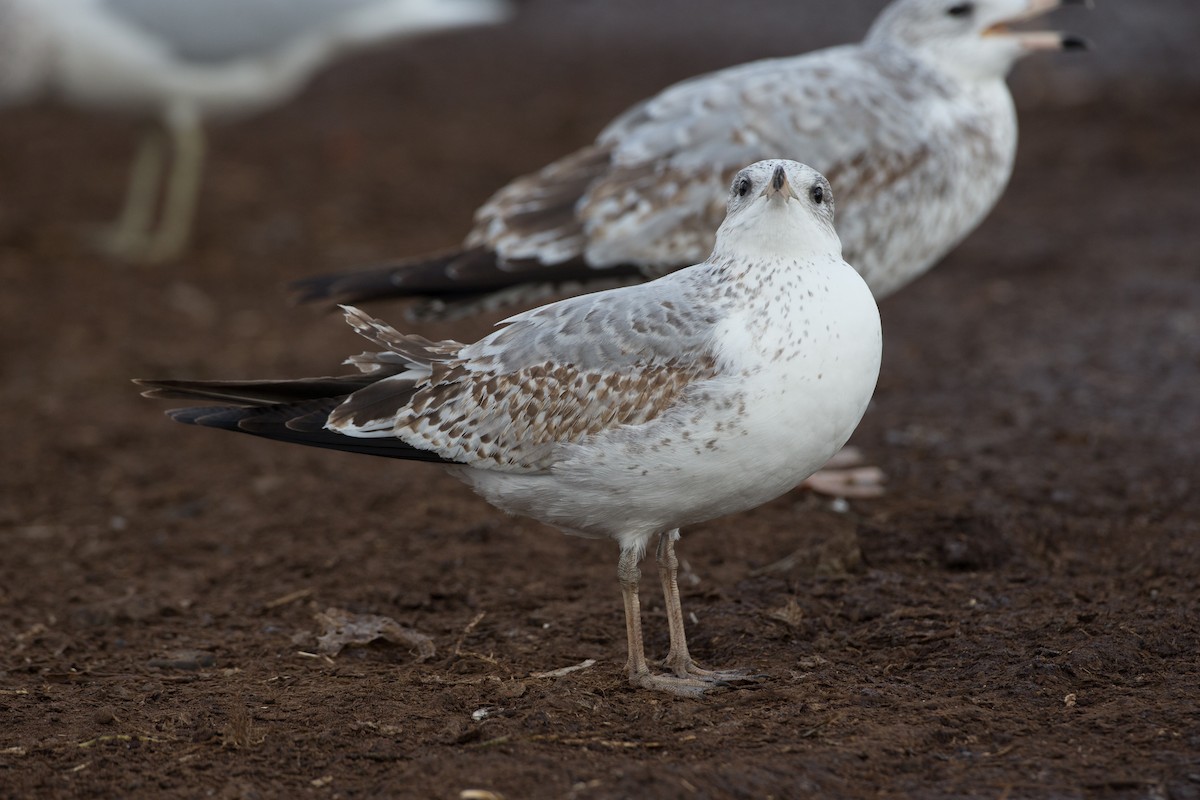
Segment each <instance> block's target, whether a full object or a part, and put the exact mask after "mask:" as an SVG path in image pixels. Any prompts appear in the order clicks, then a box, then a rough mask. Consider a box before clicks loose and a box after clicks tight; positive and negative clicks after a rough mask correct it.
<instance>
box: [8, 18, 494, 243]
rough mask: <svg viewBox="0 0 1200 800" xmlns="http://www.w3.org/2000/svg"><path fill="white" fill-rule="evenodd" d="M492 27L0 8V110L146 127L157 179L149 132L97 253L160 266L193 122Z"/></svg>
mask: <svg viewBox="0 0 1200 800" xmlns="http://www.w3.org/2000/svg"><path fill="white" fill-rule="evenodd" d="M506 14H507V5H506V4H505V0H0V105H4V104H12V103H16V102H22V101H28V100H36V99H38V98H41V97H50V98H54V99H57V100H61V101H63V102H66V103H69V104H71V105H75V106H80V107H84V108H93V109H100V110H105V111H118V112H129V113H134V114H139V115H146V116H152V117H155V118H156V119H157V121H158V122H160V123H161V125H162V129H163V130H165V132H166V133H167V135H168V137H169V140H170V141H169V144H170V147H171V159H170V169H169V173H168V175H167V177H166V178H165V181H164V176H163V172H164V168H165V167H166V166H167V156H166V152H165V146H166V144H167V143H166V142H164V140H163V136H162V133H161V132H160V131H159V130H157V129H156V130H155V131H153V132H152V133H151V134H149V135H147V137H146V138H145V139H144V140H143V143H142V145H141V148H140V149H139V151H138V155H137V157H136V158H135V160H134V164H133V169H132V171H131V176H130V183H129V188H128V191H127V195H126V200H125V207H124V210H123V212H122V214H121V216H120V218H119V220H118V221H117V224H116V225H115V226H114V229H113V231H112V232H111V234H110V235H109V236H107V237H106V241H105V245H106V249H108V250H110V251H111V252H113V253H114V254H115V255H118V256H121V257H124V258H129V259H134V260H145V261H161V260H165V259H169V258H172V257H174V256H176V255H178V254H179V253H180V252H181V251H182V249H183V248H184V247H185V245H186V243H187V240H188V237H189V234H190V228H191V223H192V217H193V214H194V209H195V201H196V195H197V192H198V189H199V181H200V175H201V171H202V166H203V158H204V137H203V128H202V124H203V121H204V120H205V119H208V118H214V117H221V118H229V117H239V116H244V115H248V114H253V113H256V112H259V111H262V110H264V109H267V108H270V107H272V106H274V105H278V104H280V103H282V102H284V101H286V100H288V99H289V98H291V97H292V96H293V95H295V94H296V93H297V92H299V91H300V90H301V89H302V88H303V87H304V86H305V84H306V83H307V81H308V80H309V79H310V78H311V77H312V75H313V74H314V73H315V72H316V71H317V70H319V69H320V68H321V67H323V66H324V65H325V64H327V63H329V62H330V61H331V60H332V59H334V58H335V57H337V56H339V55H341V54H343V53H345V52H347V51H350V50H355V49H358V48H361V47H364V46H368V45H372V44H375V43H378V42H382V41H386V40H392V39H396V38H401V37H409V36H416V35H420V34H424V33H430V32H433V31H438V30H443V29H447V28H454V27H458V26H462V25H474V24H482V23H488V22H496V21H498V20H500V19H502V18H503V17H505V16H506ZM160 200H161V202H162V206H163V208H162V218H161V221H160V222H159V224H158V226H157V228H156V227H155V224H154V218H155V213H156V207H157V205H158V204H159V201H160Z"/></svg>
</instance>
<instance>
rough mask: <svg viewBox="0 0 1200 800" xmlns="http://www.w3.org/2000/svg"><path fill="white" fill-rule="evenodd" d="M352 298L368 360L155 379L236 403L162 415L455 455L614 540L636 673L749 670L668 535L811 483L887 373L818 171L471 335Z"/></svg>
mask: <svg viewBox="0 0 1200 800" xmlns="http://www.w3.org/2000/svg"><path fill="white" fill-rule="evenodd" d="M346 316H347V319H348V320H349V322H350V324H351V325H353V326H354V328H355V329H356V330H357V331H358V332H359V333H360V334H362V335H363V336H365V337H366V338H367V339H369V340H370V341H371V342H373V343H374V344H375V345H376V346H377V347H379V348H382V351H381V352H367V353H363V354H362V355H359V356H355V357H353V358H351V359H350V360H349V363H351V364H354V365H356V366H358V367H359V369H360V370H361V372H362V374H361V375H351V376H344V377H335V378H315V379H311V380H301V381H265V382H194V381H141V383H142V384H143V385H145V386H148V387H150V391H148V392H147V394H148V395H150V396H159V397H182V398H186V399H192V400H195V399H203V400H210V401H214V400H215V401H218V402H224V403H232V404H234V406H233V407H225V408H212V407H199V408H184V409H176V410H174V411H172V412H170V413H171V416H172V417H174V418H175V419H176V420H178V421H180V422H186V423H190V424H195V425H202V426H209V427H217V428H225V429H229V430H235V431H242V432H245V433H251V434H255V435H259V436H265V437H268V438H273V439H281V440H285V441H293V442H298V443H301V444H309V445H316V446H320V447H330V448H335V449H342V450H350V451H353V452H363V453H371V454H375V455H384V456H391V457H395V458H404V459H418V460H425V461H434V462H441V463H444V464H447V465H448V466H449V468H450V470H451V471H452V472H453V473H454V474H455V475H456V476H458V477H459V478H461V479H462V480H464V481H466V482H467V483H469V484H470V485H471V486H473V487H474V488H475V489H476V491H478V492H479V493H480V494H481V495H482V496H483V497H484V498H486V499H487V500H488V501H489V502H491V503H492V504H494V505H496V506H498V507H499V508H501V509H504V510H506V511H509V512H512V513H517V514H524V515H528V516H530V517H533V518H534V519H537V520H540V521H542V522H545V523H549V524H551V525H555V526H557V527H559V528H562V529H563V530H565V531H567V532H569V533H575V534H579V535H583V536H591V537H605V538H612V539H615V540H616V541H617V543H618V544H619V545H620V551H621V555H620V561H619V566H618V576H619V579H620V583H621V589H622V593H623V595H624V601H625V621H626V627H627V632H628V648H629V660H628V663H627V669H628V673H629V680H630V682H631V683H632V684H633V685H634V686H639V687H644V688H651V689H662V690H666V691H670V692H674V693H678V694H699V693H701V692H703V691H704V690H705V689H706V688H708V687H709V686H711V685H713V684H714V683H720V682H722V681H727V680H733V679H737V678H739V677H746V676H745V675H744V674H742V673H736V672H710V671H708V670H704V669H701V668H700V667H698V666H696V664H695V663H694V662H693V661H692V659H691V656H690V655H689V653H688V649H687V641H686V638H685V636H684V628H683V611H682V609H681V606H680V600H679V587H678V584H677V581H676V569H677V562H676V558H675V552H674V542H675V540H676V539H677V538H678V537H679V528H680V527H681V526H683V525H690V524H693V523H697V522H702V521H704V520H708V519H712V518H714V517H718V516H721V515H724V514H728V513H732V512H736V511H742V510H745V509H749V508H753V507H754V506H757V505H759V504H760V503H764V502H766V501H768V500H771V499H772V498H774V497H777V496H779V495H780V494H783V493H784V492H787V491H788V490H789V489H791V488H792V487H794V486H795V485H796V484H798V483H799V482H800V481H802V480H804V478H806V477H807V476H808V475H809V474H811V473H812V472H813V471H815V470H816V469H817V468H818V467H820V466H821V465H822V464H823V463H825V461H826V460H827V459H828V458H829V457H830V456H832V455H833V454H834V453H836V452H837V451H838V449H839V448H840V447H841V446H842V445H843V444H844V443H845V442H846V440H847V439H848V438H849V436H850V434H851V432H852V431H853V430H854V428H855V426H856V425H857V424H858V421H859V419H860V418H861V417H862V415H863V412H864V411H865V410H866V407H867V403H868V401H869V400H870V398H871V394H872V392H873V391H874V387H875V381H876V378H877V377H878V374H879V362H880V354H881V340H880V326H879V314H878V311H877V309H876V307H875V302H874V299H873V298H872V297H871V293H870V291H869V289H868V288H867V286H866V284H865V283H864V282H863V280H862V278H861V277H859V275H858V274H857V273H856V272H855V271H854V269H853V268H852V267H850V266H849V265H848V264H846V262H845V261H843V260H842V257H841V244H840V242H839V241H838V237H837V234H836V233H835V232H834V227H833V196H832V193H831V190H830V187H829V183H828V182H827V181H826V180H825V178H823V177H822V176H821V175H820V174H819V173H817V172H816V171H814V170H813V169H811V168H809V167H806V166H804V165H802V164H798V163H795V162H792V161H768V162H761V163H757V164H754V165H752V166H750V167H747V168H745V169H743V170H742V171H741V172H739V173H738V174H737V176H736V177H735V178H734V182H733V187H732V190H731V192H730V194H729V202H728V215H727V217H726V219H725V221H724V222H723V223H722V224H721V227H720V229H719V230H718V231H717V235H716V241H715V249H714V250H713V252H712V254H711V255H710V256H709V258H708V259H707V260H706V261H704V263H702V264H699V265H697V266H694V267H692V268H690V269H684V270H681V271H678V272H675V273H673V274H671V275H668V276H666V277H663V278H660V279H658V280H656V281H653V282H651V283H646V284H641V285H638V286H630V287H625V288H620V289H613V290H609V291H606V292H599V293H596V294H590V295H584V296H582V297H576V298H573V299H570V300H564V301H561V302H558V303H553V304H551V305H547V306H542V307H540V308H536V309H534V310H532V311H528V312H525V313H523V314H518V315H517V316H515V317H512V318H510V319H508V320H506V321H505V322H504V323H502V325H503V327H502V328H501V329H500V330H498V331H496V332H494V333H492V334H491V335H489V336H487V337H485V338H483V339H481V340H480V341H478V342H476V343H474V344H470V345H463V344H459V343H458V342H453V341H442V342H431V341H428V340H426V339H422V338H420V337H417V336H406V335H403V334H400V333H398V332H396V331H395V330H393V329H392V328H390V327H388V326H387V325H385V324H384V323H382V322H379V321H378V320H374V319H371V318H370V317H367V316H366V315H364V314H362V313H361V312H359V311H357V310H356V309H353V308H347V309H346ZM655 540H657V555H658V566H659V575H660V578H661V580H662V586H663V591H664V593H665V596H666V609H667V617H668V621H669V625H670V634H671V649H670V653H669V655H668V657H667V660H666V666H667V667H668V668H669V669H670V671H671V674H667V675H658V674H654V673H652V672H651V671H650V669H649V666H648V663H647V661H646V657H645V653H644V649H643V644H642V631H641V613H640V607H639V601H638V584H639V580H640V577H641V575H640V571H639V567H638V563H639V561H640V560H641V557H642V555H643V554H644V552H645V550H646V549H647V547H649V546H650V545H651V544H652V543H653V542H655Z"/></svg>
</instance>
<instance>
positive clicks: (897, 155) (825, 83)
mask: <svg viewBox="0 0 1200 800" xmlns="http://www.w3.org/2000/svg"><path fill="white" fill-rule="evenodd" d="M1062 2H1082V0H973V1H970V2H968V1H966V0H896V2H893V3H892V4H891V5H889V6H888V7H887V8H886V9H885V10H884V11H883V12H882V13H881V14H880V15H879V18H878V19H877V20H876V21H875V23H874V25H873V26H872V27H871V29H870V31H869V33H868V34H867V37H866V39H865V40H864V41H863V42H862V43H860V44H855V45H848V46H842V47H834V48H830V49H826V50H820V51H816V52H813V53H809V54H807V55H802V56H798V57H793V58H781V59H772V60H766V61H758V62H754V63H750V64H745V65H742V66H738V67H732V68H729V69H725V70H721V71H719V72H715V73H712V74H709V75H704V76H701V77H698V78H694V79H692V80H688V81H685V82H683V83H680V84H677V85H675V86H672V87H670V88H668V89H666V90H665V91H663V92H662V93H660V94H659V95H657V96H655V97H653V98H651V99H649V100H647V101H645V102H643V103H639V104H638V105H636V106H634V107H633V108H631V109H629V110H628V111H627V112H626V113H625V114H623V115H621V116H620V117H618V118H617V119H616V120H615V121H613V122H612V123H611V124H610V125H609V126H608V127H607V128H606V129H605V130H604V131H603V132H602V133H601V134H600V136H599V138H597V140H596V142H595V143H594V144H592V145H589V146H587V147H585V148H583V149H582V150H579V151H577V152H575V153H572V154H571V155H568V156H566V157H565V158H563V159H561V160H559V161H556V162H554V163H552V164H550V165H549V166H547V167H545V168H544V169H542V170H541V171H539V172H537V173H534V174H532V175H528V176H525V177H522V178H518V179H517V180H515V181H513V182H512V183H510V184H509V185H508V186H506V187H504V188H503V189H501V190H500V191H499V192H497V193H496V194H495V195H494V196H493V197H492V198H491V199H490V200H488V201H487V203H485V204H484V205H483V206H482V207H481V208H480V209H479V210H478V212H477V213H476V223H475V227H474V228H473V229H472V230H471V232H470V233H469V234H468V235H467V237H466V240H465V241H464V243H463V245H462V247H461V248H459V249H456V250H453V251H450V252H446V253H439V254H436V255H433V256H429V257H417V258H413V259H410V260H406V261H403V262H400V263H398V264H396V265H393V266H388V267H384V268H381V269H373V270H367V271H362V272H353V273H348V274H345V275H330V276H320V277H314V278H309V279H305V280H302V281H299V282H297V284H296V289H297V292H298V294H299V296H300V298H301V299H304V300H335V301H339V302H358V301H364V300H370V299H374V298H379V297H386V296H422V297H426V298H435V302H434V303H433V304H432V305H430V306H427V307H426V310H427V311H433V312H434V313H436V312H437V311H438V309H439V307H440V306H439V304H440V302H442V301H445V300H449V299H455V298H457V299H463V298H468V297H474V298H478V296H479V295H485V297H486V299H487V301H488V302H490V303H493V304H494V303H499V302H504V301H514V300H522V299H528V298H530V297H534V296H537V295H538V294H540V293H543V292H544V291H545V290H546V289H547V287H546V284H548V283H549V284H560V285H559V286H558V287H556V288H559V289H561V288H563V287H562V286H561V284H563V283H564V282H568V283H570V284H572V285H570V286H569V287H567V288H576V286H577V284H575V283H574V282H578V281H583V282H588V281H595V280H605V279H607V280H612V279H614V278H617V277H622V276H629V275H634V276H642V277H652V276H655V275H660V274H663V273H665V272H669V271H670V270H673V269H677V268H679V267H682V266H686V265H689V264H693V263H695V262H696V261H697V260H699V259H701V258H703V257H704V256H705V255H706V254H707V253H708V252H709V251H710V250H711V248H712V243H713V231H714V230H716V227H717V224H718V223H719V221H720V219H721V214H722V213H723V205H722V197H723V191H724V186H725V185H727V184H728V181H729V178H730V176H731V175H732V174H733V173H734V172H735V171H736V170H737V169H738V168H739V167H740V166H742V165H744V164H746V163H749V162H753V161H756V160H759V159H764V158H780V157H784V158H794V159H797V160H800V161H803V162H805V163H807V164H811V165H812V166H813V167H814V168H815V169H817V170H819V171H821V172H823V173H824V174H825V175H826V176H828V178H829V180H830V181H831V182H832V184H833V186H834V188H835V189H836V190H837V192H838V198H839V209H840V210H839V219H838V229H839V232H840V233H841V237H842V242H843V243H844V245H845V248H846V260H847V261H849V262H850V263H851V264H853V265H854V266H855V268H857V269H858V270H859V272H861V273H862V275H863V277H864V278H865V279H866V281H867V283H868V285H870V287H871V290H872V292H873V293H874V294H875V297H876V298H877V299H881V298H883V297H885V296H886V295H888V294H890V293H891V292H893V291H895V290H896V289H899V288H900V287H901V286H903V285H905V284H906V283H908V282H909V281H911V280H913V279H914V278H916V277H917V276H919V275H921V274H922V273H923V272H925V271H926V270H927V269H929V267H931V266H932V265H933V264H934V263H936V262H937V261H938V260H939V259H941V258H942V256H944V255H945V254H946V253H947V252H948V251H949V250H950V249H951V248H953V247H954V246H955V245H956V244H958V242H960V241H961V240H962V239H963V238H964V237H965V236H966V235H967V234H968V233H970V231H972V230H973V229H974V228H975V227H976V226H977V225H978V224H979V223H980V221H982V219H983V218H984V216H986V215H987V213H988V212H989V211H990V210H991V208H992V206H993V205H994V204H995V203H996V200H997V199H998V198H999V197H1000V195H1001V192H1002V191H1003V190H1004V187H1005V185H1006V184H1007V182H1008V179H1009V175H1010V174H1011V172H1012V167H1013V159H1014V155H1015V151H1016V145H1017V118H1016V113H1015V111H1014V108H1013V101H1012V97H1011V95H1010V94H1009V91H1008V87H1007V85H1006V84H1005V77H1006V75H1007V74H1008V72H1009V70H1010V69H1011V68H1012V66H1013V64H1014V63H1015V62H1016V61H1017V60H1019V59H1020V58H1022V57H1023V56H1025V55H1028V54H1029V53H1032V52H1035V51H1043V50H1059V49H1067V48H1076V47H1082V46H1083V41H1082V40H1081V39H1079V38H1078V37H1074V36H1067V35H1061V34H1057V33H1050V32H1019V31H1014V30H1011V29H1010V28H1009V27H1008V26H1009V24H1010V23H1014V22H1019V21H1022V20H1026V19H1032V18H1034V17H1037V16H1040V15H1042V14H1044V13H1046V12H1049V11H1051V10H1052V9H1054V8H1056V7H1058V6H1059V5H1060V4H1061V3H1062ZM820 6H821V3H815V2H810V3H808V4H806V5H804V6H801V5H799V4H798V5H797V12H796V16H797V24H803V13H804V11H805V10H807V11H809V12H811V13H821V12H820V8H819V7H820Z"/></svg>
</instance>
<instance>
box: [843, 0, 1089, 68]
mask: <svg viewBox="0 0 1200 800" xmlns="http://www.w3.org/2000/svg"><path fill="white" fill-rule="evenodd" d="M1068 4H1074V5H1090V4H1091V0H895V2H893V3H892V4H891V5H889V6H888V7H887V8H885V9H884V10H883V13H881V14H880V15H879V18H878V19H876V20H875V24H874V25H872V26H871V31H870V33H868V34H867V39H866V43H867V44H868V45H884V46H886V45H898V46H901V47H905V48H907V49H909V50H911V51H913V52H914V53H916V54H917V55H918V56H920V57H922V58H924V59H926V60H931V61H934V62H936V63H937V64H938V66H939V67H941V68H942V69H945V70H947V71H949V72H951V73H954V74H956V75H958V76H960V77H963V78H969V79H975V80H999V79H1003V78H1004V77H1005V76H1006V75H1007V74H1008V72H1009V70H1011V69H1012V67H1013V64H1015V63H1016V62H1017V61H1018V60H1020V59H1021V58H1023V57H1024V56H1026V55H1029V54H1030V53H1034V52H1038V51H1042V50H1086V49H1087V46H1088V45H1087V42H1086V40H1084V39H1082V38H1081V37H1079V36H1075V35H1073V34H1068V33H1059V32H1056V31H1028V30H1026V31H1020V30H1013V29H1012V28H1011V27H1010V26H1011V25H1014V24H1017V23H1021V22H1025V21H1027V20H1032V19H1035V18H1037V17H1040V16H1042V15H1044V14H1047V13H1049V12H1050V11H1053V10H1054V9H1056V8H1058V7H1059V6H1062V5H1068Z"/></svg>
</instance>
